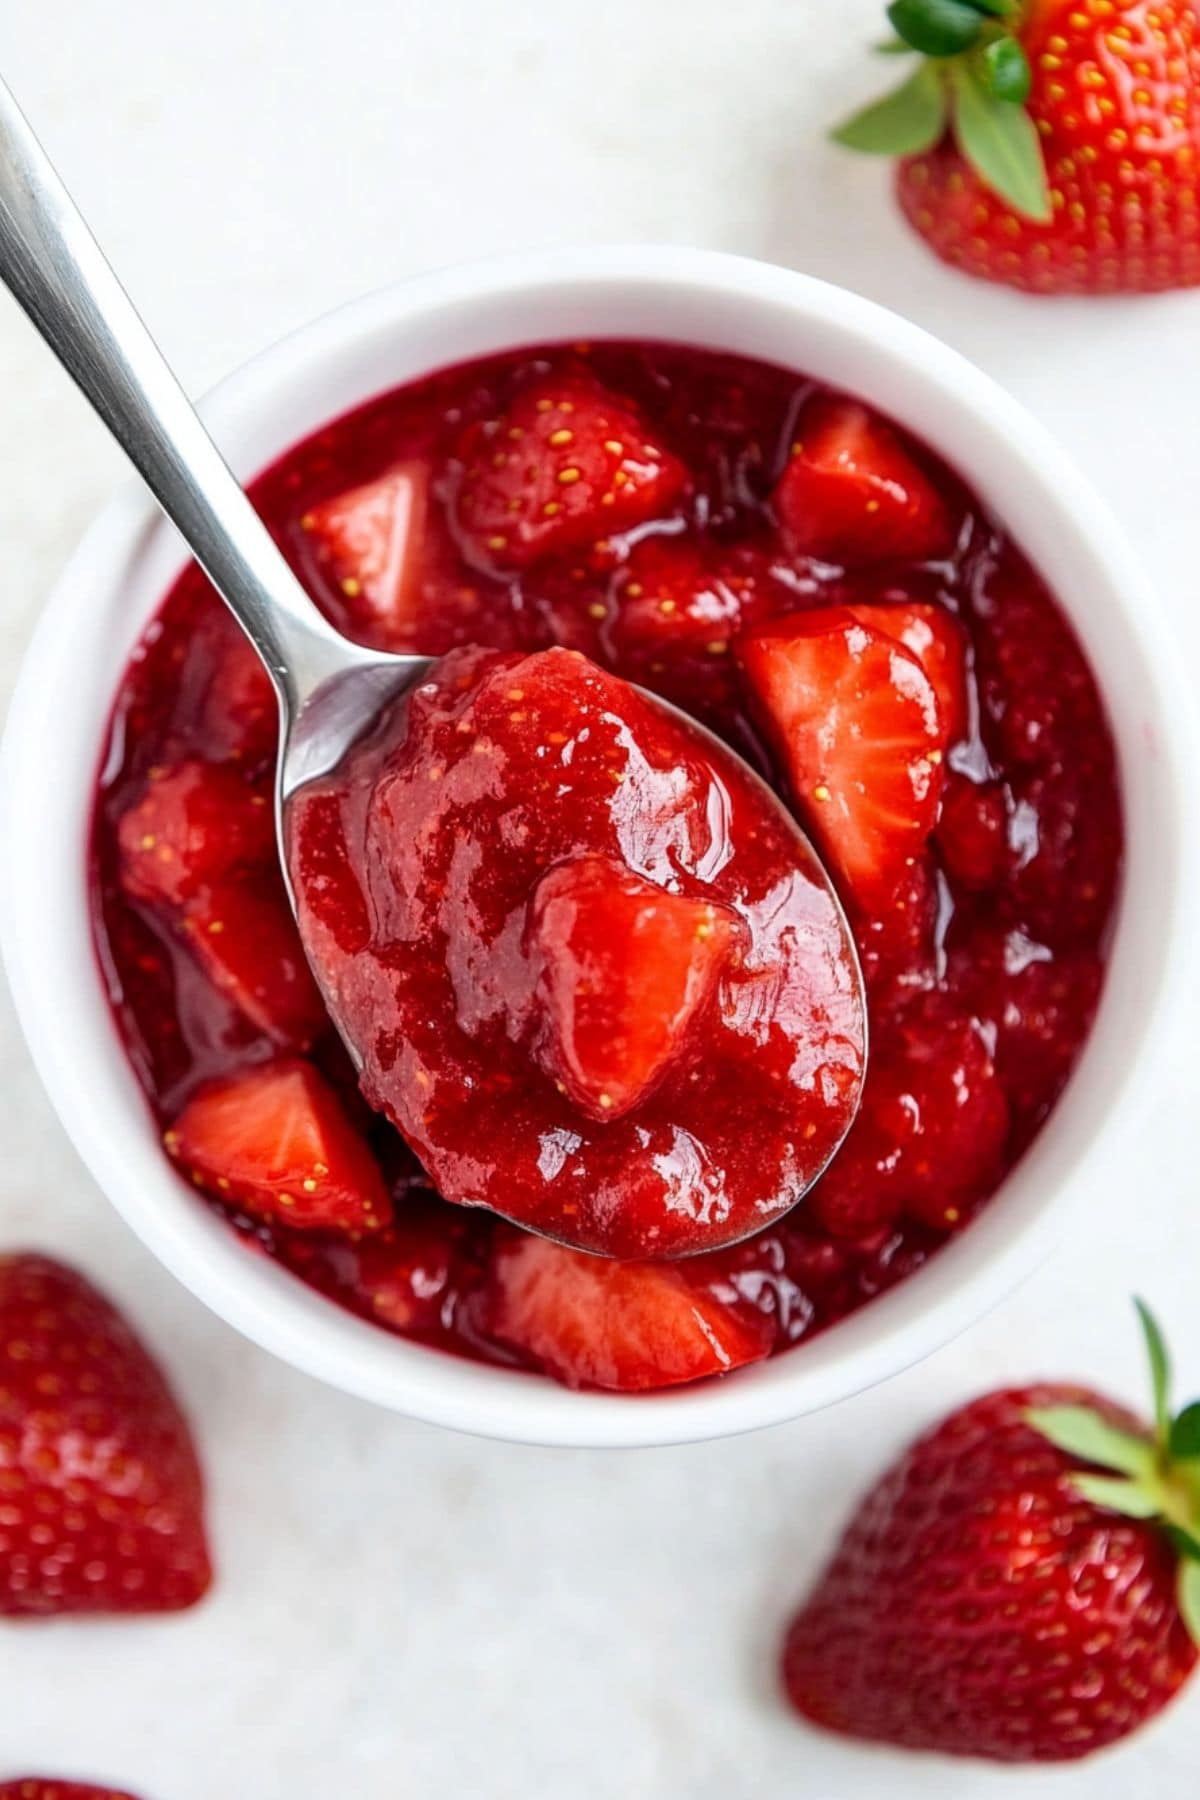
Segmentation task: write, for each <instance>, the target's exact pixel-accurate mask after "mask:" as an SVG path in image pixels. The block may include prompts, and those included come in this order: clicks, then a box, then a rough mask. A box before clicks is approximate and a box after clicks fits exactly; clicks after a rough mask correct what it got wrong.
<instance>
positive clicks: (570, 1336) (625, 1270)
mask: <svg viewBox="0 0 1200 1800" xmlns="http://www.w3.org/2000/svg"><path fill="white" fill-rule="evenodd" d="M484 1314H485V1320H486V1329H487V1330H488V1331H489V1333H490V1334H491V1335H492V1336H493V1337H495V1338H497V1339H499V1341H500V1342H501V1343H505V1344H510V1345H512V1346H513V1347H514V1348H516V1349H518V1350H521V1351H523V1352H524V1354H525V1355H526V1356H528V1357H529V1358H530V1359H531V1360H532V1361H533V1362H536V1363H539V1364H540V1365H541V1366H542V1367H543V1368H545V1369H546V1370H547V1371H548V1372H549V1373H550V1374H552V1375H554V1376H556V1377H557V1379H558V1380H559V1381H563V1382H565V1383H566V1384H567V1386H568V1387H595V1388H613V1389H617V1390H619V1391H622V1392H626V1393H628V1392H633V1391H635V1390H643V1389H647V1388H664V1387H674V1386H677V1385H679V1384H680V1383H682V1382H686V1381H701V1380H703V1379H704V1377H705V1376H708V1375H724V1374H727V1373H728V1372H729V1371H730V1370H731V1369H736V1368H740V1367H741V1366H742V1365H744V1364H746V1363H752V1362H759V1361H761V1359H762V1358H763V1357H765V1356H766V1355H767V1354H768V1353H769V1351H770V1348H771V1343H772V1340H773V1337H774V1328H773V1326H772V1324H771V1321H770V1320H769V1319H768V1318H766V1317H765V1315H764V1314H762V1313H760V1312H758V1311H756V1310H754V1309H753V1308H751V1307H748V1306H735V1305H732V1304H729V1303H727V1302H725V1301H723V1300H721V1299H719V1298H718V1297H717V1296H716V1295H715V1294H713V1293H711V1292H710V1291H709V1290H708V1289H707V1288H705V1287H704V1286H702V1285H701V1284H699V1283H697V1282H693V1281H691V1280H689V1278H688V1276H687V1275H686V1273H685V1272H684V1271H683V1270H681V1269H680V1268H678V1267H676V1266H674V1265H672V1264H670V1263H641V1262H612V1261H609V1260H607V1259H606V1258H603V1257H598V1256H587V1255H585V1254H583V1253H582V1252H581V1251H578V1250H566V1249H564V1248H563V1247H562V1246H561V1245H559V1244H552V1243H550V1242H549V1240H548V1239H546V1238H537V1237H531V1236H528V1235H526V1234H525V1233H522V1232H516V1231H507V1230H506V1231H503V1232H497V1234H496V1239H495V1250H494V1255H493V1260H492V1266H491V1270H490V1273H489V1277H488V1284H487V1288H486V1290H485V1294H484Z"/></svg>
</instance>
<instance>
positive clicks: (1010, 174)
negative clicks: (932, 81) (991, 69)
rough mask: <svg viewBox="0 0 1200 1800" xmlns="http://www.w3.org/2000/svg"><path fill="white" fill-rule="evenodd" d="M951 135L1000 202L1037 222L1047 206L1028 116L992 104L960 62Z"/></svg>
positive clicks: (1005, 104)
mask: <svg viewBox="0 0 1200 1800" xmlns="http://www.w3.org/2000/svg"><path fill="white" fill-rule="evenodd" d="M952 75H953V78H954V135H955V137H956V138H957V139H958V147H959V149H960V150H961V151H962V153H963V155H964V156H965V157H966V159H967V161H968V162H969V163H970V164H971V166H972V168H973V169H974V170H975V171H976V173H977V174H978V175H979V176H980V178H981V180H983V181H985V182H986V183H987V185H988V187H990V188H991V189H992V190H993V191H994V192H995V193H997V194H998V195H999V196H1000V198H1001V199H1002V200H1003V201H1005V202H1006V203H1007V204H1008V205H1009V206H1011V207H1012V208H1013V210H1014V211H1015V212H1019V213H1023V214H1024V215H1025V217H1026V218H1027V219H1033V220H1034V221H1035V222H1036V223H1038V224H1043V225H1044V224H1046V223H1048V221H1049V219H1050V217H1051V215H1052V208H1051V205H1050V188H1049V184H1048V182H1047V180H1046V164H1045V160H1044V158H1043V156H1042V145H1041V139H1040V138H1039V137H1038V134H1037V127H1036V126H1035V125H1034V123H1033V120H1032V119H1031V118H1030V117H1029V114H1028V113H1027V112H1025V111H1024V109H1023V108H1022V107H1020V106H1014V105H1013V103H1012V101H1011V100H997V99H996V98H995V96H994V95H992V94H989V93H988V91H987V89H986V88H985V87H984V86H983V83H982V82H981V81H980V80H979V79H978V78H977V77H976V76H975V74H974V73H973V72H972V70H971V69H969V68H968V67H967V66H966V65H965V64H960V65H957V66H956V67H954V68H953V70H952Z"/></svg>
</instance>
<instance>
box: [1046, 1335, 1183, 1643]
mask: <svg viewBox="0 0 1200 1800" xmlns="http://www.w3.org/2000/svg"><path fill="white" fill-rule="evenodd" d="M1135 1305H1136V1306H1137V1311H1138V1318H1139V1319H1140V1321H1141V1326H1142V1335H1143V1337H1144V1338H1145V1342H1146V1353H1147V1358H1148V1360H1149V1363H1150V1381H1151V1387H1152V1391H1153V1395H1154V1429H1153V1431H1152V1432H1147V1433H1145V1434H1142V1433H1138V1432H1131V1431H1123V1430H1121V1429H1120V1428H1119V1427H1117V1426H1114V1425H1111V1424H1110V1423H1109V1422H1108V1420H1106V1419H1104V1418H1102V1417H1101V1415H1100V1414H1099V1413H1097V1412H1094V1411H1093V1410H1092V1409H1091V1408H1090V1407H1087V1406H1049V1407H1040V1408H1035V1409H1034V1410H1033V1411H1032V1412H1030V1414H1029V1423H1030V1424H1031V1425H1032V1426H1033V1427H1034V1429H1035V1430H1037V1431H1040V1432H1041V1434H1042V1436H1043V1437H1045V1438H1048V1439H1049V1440H1050V1442H1051V1443H1052V1444H1054V1445H1056V1446H1057V1448H1058V1449H1060V1450H1065V1451H1066V1452H1067V1454H1068V1455H1069V1456H1078V1457H1080V1458H1081V1459H1082V1460H1083V1461H1085V1462H1087V1463H1090V1464H1091V1465H1092V1467H1093V1469H1105V1470H1107V1471H1109V1473H1107V1474H1104V1475H1097V1474H1094V1473H1092V1471H1091V1470H1083V1469H1081V1470H1079V1471H1077V1472H1075V1473H1073V1474H1072V1475H1071V1478H1070V1479H1071V1484H1072V1486H1073V1487H1074V1488H1075V1491H1076V1492H1077V1493H1078V1494H1080V1495H1081V1496H1082V1498H1083V1499H1085V1500H1088V1501H1090V1502H1091V1503H1092V1504H1093V1505H1095V1506H1100V1507H1104V1508H1106V1509H1107V1510H1108V1511H1109V1512H1117V1513H1123V1514H1125V1516H1126V1517H1128V1518H1131V1519H1156V1520H1158V1522H1159V1523H1160V1524H1161V1525H1162V1527H1163V1530H1164V1531H1165V1532H1166V1534H1167V1536H1168V1537H1169V1538H1170V1540H1171V1542H1172V1544H1173V1545H1174V1547H1175V1549H1176V1551H1177V1552H1178V1554H1179V1559H1180V1561H1179V1589H1178V1601H1179V1611H1180V1615H1181V1617H1182V1619H1183V1621H1184V1624H1185V1625H1186V1626H1187V1628H1188V1631H1189V1632H1190V1633H1191V1636H1192V1638H1193V1640H1194V1641H1195V1642H1196V1643H1197V1644H1200V1401H1193V1402H1192V1403H1191V1404H1190V1405H1188V1406H1185V1407H1184V1408H1183V1410H1182V1411H1181V1412H1179V1413H1174V1414H1173V1413H1172V1411H1171V1362H1170V1357H1169V1356H1168V1353H1167V1346H1166V1341H1165V1339H1164V1337H1163V1334H1162V1332H1161V1330H1160V1329H1159V1325H1158V1321H1157V1320H1156V1319H1155V1317H1154V1314H1153V1313H1152V1312H1151V1311H1150V1308H1149V1307H1148V1306H1147V1305H1146V1304H1145V1302H1144V1301H1142V1300H1138V1301H1136V1302H1135Z"/></svg>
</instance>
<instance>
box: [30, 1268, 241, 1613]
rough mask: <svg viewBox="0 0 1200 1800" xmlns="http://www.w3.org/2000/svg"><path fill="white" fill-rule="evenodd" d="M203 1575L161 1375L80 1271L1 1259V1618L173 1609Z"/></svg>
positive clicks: (194, 1516)
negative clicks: (4, 1616)
mask: <svg viewBox="0 0 1200 1800" xmlns="http://www.w3.org/2000/svg"><path fill="white" fill-rule="evenodd" d="M210 1580H211V1570H210V1567H209V1559H208V1549H207V1545H206V1542H205V1533H204V1521H203V1514H202V1484H201V1476H200V1467H199V1464H198V1462H197V1460H196V1453H195V1451H194V1449H193V1447H192V1442H191V1438H190V1436H189V1434H188V1429H187V1425H186V1423H185V1422H184V1419H183V1417H182V1415H181V1413H180V1411H179V1408H178V1406H177V1405H176V1403H175V1400H174V1398H173V1396H172V1394H171V1392H170V1389H169V1388H168V1387H167V1384H166V1382H165V1381H164V1379H163V1377H162V1375H161V1374H160V1373H159V1371H158V1369H157V1368H156V1367H155V1365H154V1364H153V1363H152V1362H151V1361H150V1358H149V1357H148V1355H147V1354H146V1351H145V1350H144V1349H143V1348H142V1345H141V1344H140V1343H139V1341H138V1339H137V1338H136V1337H135V1336H134V1334H133V1332H132V1331H131V1330H130V1328H129V1327H128V1325H126V1324H125V1322H124V1320H123V1319H121V1318H120V1316H119V1315H118V1314H117V1313H116V1312H115V1311H114V1309H113V1308H112V1307H111V1306H110V1305H109V1303H108V1301H107V1300H105V1299H104V1298H103V1297H102V1296H101V1295H100V1294H98V1293H97V1292H96V1291H95V1289H94V1288H92V1287H90V1286H89V1285H88V1283H87V1282H86V1281H84V1279H83V1278H82V1276H80V1275H77V1274H75V1272H74V1271H73V1270H71V1269H68V1268H64V1267H63V1266H62V1265H61V1264H60V1263H56V1262H52V1261H50V1259H49V1258H48V1257H44V1256H32V1255H17V1256H4V1257H0V1614H8V1615H11V1616H29V1615H37V1614H42V1615H44V1614H50V1613H145V1612H170V1611H174V1610H176V1609H178V1608H180V1607H185V1606H191V1605H192V1604H193V1603H194V1602H195V1601H197V1600H199V1599H200V1598H201V1596H202V1595H203V1594H204V1593H205V1591H206V1590H207V1588H208V1586H209V1582H210Z"/></svg>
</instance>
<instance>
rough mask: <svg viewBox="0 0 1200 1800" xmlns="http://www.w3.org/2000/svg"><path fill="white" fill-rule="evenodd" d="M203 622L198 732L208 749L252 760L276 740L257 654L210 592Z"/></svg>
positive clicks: (268, 752) (275, 711) (270, 698)
mask: <svg viewBox="0 0 1200 1800" xmlns="http://www.w3.org/2000/svg"><path fill="white" fill-rule="evenodd" d="M212 606H213V611H212V613H211V614H210V615H209V617H208V619H207V620H206V621H205V625H206V632H205V638H206V640H207V641H206V643H205V645H204V649H205V665H206V674H207V679H206V681H205V683H204V690H203V697H202V702H201V707H200V716H199V724H198V729H199V734H200V736H201V738H202V740H203V742H204V744H205V747H206V749H208V750H209V752H210V754H211V753H223V754H224V755H226V756H231V757H233V758H235V759H236V760H238V761H242V762H247V763H258V762H262V761H265V760H266V759H267V758H269V757H271V756H272V755H273V754H274V750H275V746H276V744H277V742H278V740H279V703H278V701H277V700H276V698H275V690H274V688H273V687H272V686H271V678H270V676H269V675H268V674H267V671H266V669H265V668H264V667H263V664H262V658H261V657H260V656H259V654H258V652H257V650H255V648H254V646H253V645H252V644H251V642H250V640H249V638H248V637H247V636H246V634H245V632H244V631H243V630H242V629H241V627H240V626H239V625H235V624H234V622H233V619H232V617H231V616H230V614H229V613H228V612H227V611H226V609H225V607H224V605H223V604H222V603H221V602H220V601H218V600H217V598H216V596H215V595H214V596H213V600H212Z"/></svg>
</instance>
